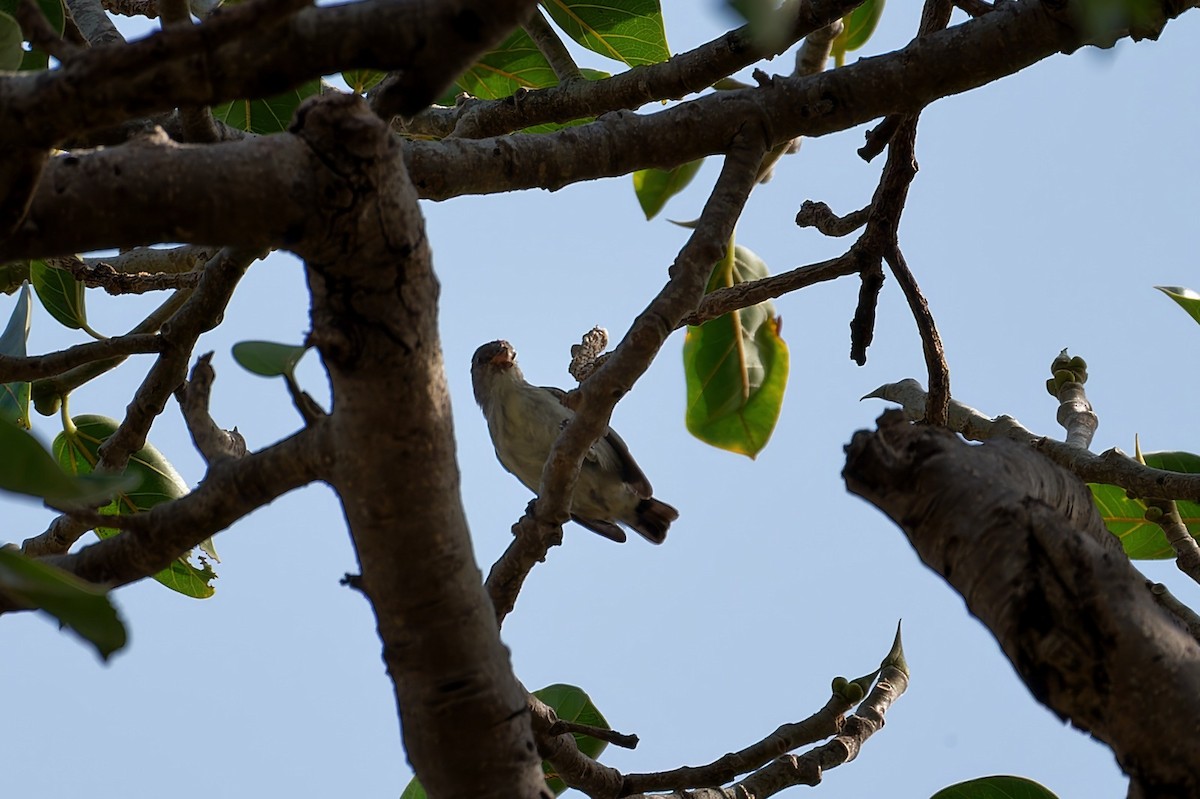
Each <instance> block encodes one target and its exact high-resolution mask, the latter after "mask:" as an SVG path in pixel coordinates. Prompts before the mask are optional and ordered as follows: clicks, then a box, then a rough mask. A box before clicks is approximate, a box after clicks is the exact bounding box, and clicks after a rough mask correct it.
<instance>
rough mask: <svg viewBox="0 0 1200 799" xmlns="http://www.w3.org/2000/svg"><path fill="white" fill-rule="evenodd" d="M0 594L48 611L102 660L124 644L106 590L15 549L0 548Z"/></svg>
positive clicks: (118, 618) (120, 623)
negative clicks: (94, 650) (85, 642)
mask: <svg viewBox="0 0 1200 799" xmlns="http://www.w3.org/2000/svg"><path fill="white" fill-rule="evenodd" d="M0 594H6V595H8V596H10V597H12V598H13V599H15V600H17V601H18V602H21V603H23V604H26V605H32V606H33V607H36V608H40V609H41V610H43V611H45V612H46V613H49V614H50V615H51V616H53V617H54V618H56V619H58V621H59V623H60V624H62V625H65V626H66V627H69V628H71V629H72V630H74V631H75V632H76V633H77V634H78V635H79V636H80V637H82V638H83V639H84V640H85V641H87V642H89V643H90V644H92V646H94V647H96V652H97V654H99V655H100V657H101V658H103V659H104V660H107V659H108V656H109V655H111V654H112V653H113V652H116V651H117V650H118V649H120V648H121V647H123V646H125V641H126V634H125V625H124V624H123V623H122V622H121V618H120V616H118V615H117V609H116V608H115V607H113V604H112V602H111V601H110V600H109V598H108V592H107V591H105V590H104V589H102V588H100V587H99V586H95V585H92V584H91V583H87V582H85V581H83V580H80V579H79V578H78V577H76V576H74V575H73V574H68V573H67V572H65V571H63V570H62V569H58V568H55V567H54V566H51V565H49V564H47V563H42V562H40V561H37V560H33V559H32V558H28V557H26V556H24V555H22V554H21V553H20V552H17V551H16V550H15V549H8V548H0Z"/></svg>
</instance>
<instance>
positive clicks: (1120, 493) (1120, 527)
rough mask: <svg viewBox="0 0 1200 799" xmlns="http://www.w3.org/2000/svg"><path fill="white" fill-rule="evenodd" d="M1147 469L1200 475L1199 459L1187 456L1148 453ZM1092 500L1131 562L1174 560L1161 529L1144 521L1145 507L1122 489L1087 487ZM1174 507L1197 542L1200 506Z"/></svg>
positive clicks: (1178, 503)
mask: <svg viewBox="0 0 1200 799" xmlns="http://www.w3.org/2000/svg"><path fill="white" fill-rule="evenodd" d="M1143 458H1144V459H1145V461H1146V465H1147V466H1152V467H1154V468H1155V469H1165V470H1166V471H1169V472H1182V473H1184V474H1200V456H1197V455H1193V454H1192V453H1190V452H1147V453H1145V454H1144V455H1143ZM1088 488H1090V489H1092V499H1093V500H1095V502H1096V507H1097V508H1098V509H1099V511H1100V516H1101V517H1102V518H1103V519H1104V523H1105V525H1107V526H1108V529H1109V531H1110V532H1111V533H1112V534H1113V535H1115V536H1116V537H1117V538H1119V539H1121V546H1122V547H1123V548H1124V549H1125V554H1126V555H1128V556H1129V558H1130V559H1131V560H1161V559H1163V558H1173V557H1175V550H1173V549H1171V545H1170V544H1169V543H1167V537H1166V535H1164V534H1163V531H1162V528H1161V527H1159V526H1158V525H1157V524H1155V523H1153V522H1149V521H1146V504H1145V503H1144V502H1142V501H1141V500H1140V499H1130V498H1129V497H1128V496H1127V495H1126V494H1125V489H1123V488H1119V487H1117V486H1114V485H1106V484H1104V483H1089V484H1088ZM1175 507H1177V508H1178V509H1179V516H1180V518H1182V519H1183V523H1184V524H1185V525H1186V526H1187V529H1188V533H1190V534H1191V536H1192V538H1196V539H1200V503H1196V502H1190V501H1188V500H1182V499H1181V500H1176V501H1175Z"/></svg>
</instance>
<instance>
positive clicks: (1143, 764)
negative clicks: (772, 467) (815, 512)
mask: <svg viewBox="0 0 1200 799" xmlns="http://www.w3.org/2000/svg"><path fill="white" fill-rule="evenodd" d="M844 476H845V478H846V484H847V487H848V488H849V489H850V490H851V491H852V492H854V493H856V494H859V495H860V496H863V497H864V498H865V499H867V500H869V501H870V502H871V503H873V504H875V505H876V506H878V507H879V508H880V509H881V510H883V511H884V512H885V513H887V514H888V515H889V516H890V517H892V518H893V519H894V520H896V521H897V523H898V524H899V525H900V526H901V528H902V529H903V530H904V532H905V534H906V535H907V536H908V538H909V541H910V542H911V544H912V545H913V548H914V549H915V550H916V551H917V553H918V554H919V555H920V557H921V559H922V560H923V561H924V562H925V564H926V565H927V566H929V567H930V568H931V569H933V570H934V571H936V572H937V573H938V574H940V575H942V577H943V578H945V579H946V581H947V582H949V583H950V585H951V586H952V587H953V588H954V589H955V590H956V591H958V592H959V593H960V594H962V596H963V598H964V600H965V601H966V603H967V605H968V607H969V608H970V610H971V613H972V614H973V615H975V616H976V617H978V618H979V620H980V621H981V622H983V623H984V625H986V626H987V627H988V629H989V630H990V631H991V632H992V634H993V635H994V636H995V637H996V639H997V641H998V642H999V643H1000V646H1001V648H1002V649H1003V650H1004V652H1005V654H1006V655H1007V656H1008V658H1009V660H1011V661H1012V663H1013V665H1014V666H1015V667H1016V670H1017V672H1018V673H1019V674H1020V676H1021V678H1022V679H1023V680H1024V681H1025V684H1026V685H1027V686H1028V687H1029V689H1030V691H1031V692H1032V693H1033V695H1034V696H1035V697H1036V698H1037V699H1038V700H1039V701H1041V702H1042V703H1044V704H1046V705H1047V706H1048V707H1050V708H1051V709H1052V710H1054V711H1055V712H1056V713H1058V714H1059V715H1060V716H1062V717H1064V718H1068V719H1070V720H1071V722H1072V723H1073V724H1075V725H1076V726H1078V727H1081V728H1082V729H1084V730H1086V731H1088V732H1090V733H1091V734H1092V735H1094V736H1095V737H1096V738H1098V739H1100V740H1102V741H1104V742H1105V743H1107V744H1108V745H1109V746H1110V747H1112V749H1113V752H1114V754H1115V755H1116V757H1117V761H1118V762H1119V763H1120V765H1121V768H1122V769H1123V770H1124V771H1125V772H1126V773H1127V774H1128V775H1129V776H1130V778H1131V781H1132V782H1131V792H1133V793H1135V794H1136V795H1140V796H1196V795H1198V794H1200V733H1198V732H1197V729H1196V725H1195V723H1194V721H1195V719H1196V718H1198V717H1200V644H1197V642H1196V641H1195V640H1194V639H1193V638H1191V637H1190V636H1189V635H1188V634H1187V633H1186V632H1184V631H1183V629H1182V628H1181V626H1180V625H1179V624H1178V622H1177V621H1176V620H1175V619H1174V618H1173V617H1172V616H1171V615H1170V614H1168V613H1167V612H1166V611H1164V610H1162V609H1161V608H1160V607H1159V606H1158V605H1157V604H1156V603H1155V600H1154V599H1153V598H1152V597H1151V595H1150V592H1149V591H1147V590H1146V587H1145V578H1144V577H1142V575H1140V574H1139V573H1138V572H1137V570H1136V569H1134V568H1133V566H1132V565H1131V564H1130V562H1129V559H1128V558H1127V557H1125V554H1124V552H1122V551H1121V546H1120V544H1119V542H1118V541H1117V540H1116V538H1115V537H1114V536H1112V534H1111V533H1109V532H1108V530H1107V528H1105V526H1104V523H1103V521H1102V520H1101V519H1100V517H1099V515H1098V513H1097V511H1096V509H1095V506H1094V504H1093V503H1092V499H1091V494H1090V492H1089V491H1088V489H1087V487H1086V486H1085V485H1084V484H1083V483H1082V482H1080V481H1079V480H1078V478H1076V477H1074V476H1073V475H1071V474H1069V473H1067V472H1066V471H1064V470H1062V469H1059V468H1058V467H1056V466H1055V465H1054V464H1052V463H1051V462H1050V461H1049V460H1047V459H1046V458H1043V457H1041V456H1040V455H1038V454H1037V453H1035V452H1033V451H1032V450H1030V449H1029V448H1028V447H1024V446H1020V445H1017V444H1014V443H1011V442H1007V441H990V442H987V443H985V444H984V445H982V446H970V445H967V444H965V443H963V442H962V441H960V440H959V439H958V438H957V437H956V436H954V435H953V434H951V433H949V432H947V431H944V430H941V429H939V428H932V427H928V426H913V425H911V424H909V423H908V422H906V421H905V420H904V418H903V415H902V414H901V413H899V412H895V411H891V412H888V413H886V414H884V416H883V417H881V419H880V424H879V430H878V432H875V433H867V432H859V433H857V434H856V435H855V436H854V439H853V441H852V442H851V444H850V447H849V449H848V455H847V463H846V469H845V472H844Z"/></svg>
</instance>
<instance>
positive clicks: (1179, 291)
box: [1154, 286, 1200, 322]
mask: <svg viewBox="0 0 1200 799" xmlns="http://www.w3.org/2000/svg"><path fill="white" fill-rule="evenodd" d="M1154 288H1156V289H1158V290H1159V291H1161V292H1162V293H1163V294H1166V295H1167V296H1168V297H1170V298H1171V299H1173V300H1175V302H1177V303H1178V304H1179V307H1180V308H1182V309H1183V310H1185V311H1187V312H1188V315H1189V316H1191V317H1192V318H1193V319H1195V320H1196V321H1197V322H1200V294H1197V293H1196V292H1194V291H1192V290H1191V289H1186V288H1184V287H1182V286H1155V287H1154Z"/></svg>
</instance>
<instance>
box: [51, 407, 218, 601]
mask: <svg viewBox="0 0 1200 799" xmlns="http://www.w3.org/2000/svg"><path fill="white" fill-rule="evenodd" d="M71 422H72V428H71V429H70V430H64V431H63V432H61V433H59V434H58V436H57V437H56V438H55V439H54V443H53V445H52V449H53V451H54V456H55V458H57V459H58V462H59V463H60V464H61V465H62V467H63V468H64V469H66V470H67V471H68V472H70V473H72V474H78V475H86V474H91V472H92V470H93V469H94V468H95V465H96V463H97V462H98V461H99V459H100V458H99V454H98V450H99V448H100V445H101V444H103V443H104V442H105V441H106V440H108V438H109V437H110V436H111V435H112V434H113V433H114V432H115V431H116V429H117V420H116V419H110V418H108V417H106V416H93V415H90V414H89V415H83V416H76V417H75V418H73V419H72V420H71ZM125 471H126V473H127V474H130V475H134V476H136V478H137V482H136V483H135V484H134V487H132V488H130V489H128V490H125V491H122V492H120V493H118V494H117V495H116V498H115V499H114V500H113V501H112V502H110V503H109V504H108V505H105V506H104V507H102V508H100V513H102V514H107V515H112V516H124V515H130V514H134V513H143V512H145V511H148V510H150V509H151V508H153V507H154V506H155V505H158V504H160V503H163V502H169V501H171V500H173V499H178V498H179V497H182V496H183V495H184V494H186V493H188V487H187V484H186V483H185V482H184V481H183V478H182V477H180V476H179V473H178V472H177V471H175V467H173V466H172V465H171V464H170V462H168V461H167V459H166V458H164V457H163V455H162V453H160V452H159V451H158V450H157V449H155V447H154V446H153V445H151V444H149V443H147V444H146V446H145V447H143V448H142V449H140V450H138V451H137V452H136V453H134V454H133V456H132V457H131V458H130V459H129V465H128V466H127V467H126V470H125ZM96 534H97V535H99V536H100V537H101V538H111V537H113V536H115V535H119V534H120V530H117V529H114V528H108V527H101V528H97V529H96ZM199 561H200V566H193V565H192V563H191V562H190V561H189V559H188V555H184V556H182V557H180V558H178V559H177V560H176V561H175V562H174V563H172V564H171V565H170V566H169V567H167V568H166V569H163V570H162V571H161V572H159V573H158V574H156V575H154V579H155V580H158V582H160V583H162V584H163V585H165V586H167V587H168V588H170V589H171V590H173V591H178V592H179V593H181V594H184V595H186V596H190V597H195V598H197V599H205V598H207V597H210V596H212V595H213V587H212V586H211V585H210V583H211V582H212V580H214V579H215V578H216V576H217V575H216V573H215V572H214V571H213V570H212V566H211V564H209V562H208V560H207V559H206V558H205V557H204V556H203V555H200V556H199Z"/></svg>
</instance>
